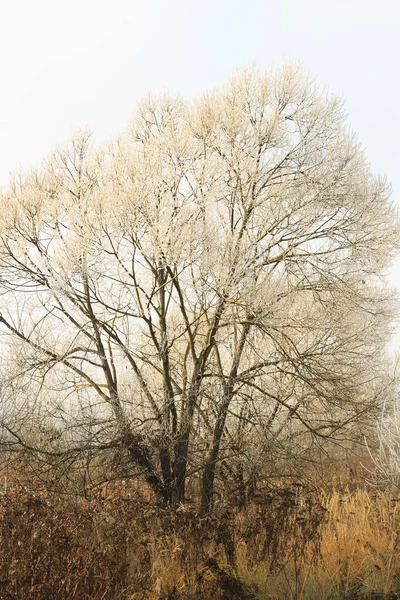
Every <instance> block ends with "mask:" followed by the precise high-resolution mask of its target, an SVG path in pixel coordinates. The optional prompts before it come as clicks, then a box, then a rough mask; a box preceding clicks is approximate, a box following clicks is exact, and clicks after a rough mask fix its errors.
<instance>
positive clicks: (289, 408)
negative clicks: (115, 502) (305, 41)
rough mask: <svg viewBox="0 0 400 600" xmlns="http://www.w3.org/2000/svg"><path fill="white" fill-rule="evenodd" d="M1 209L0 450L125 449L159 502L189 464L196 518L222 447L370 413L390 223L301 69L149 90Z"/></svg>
mask: <svg viewBox="0 0 400 600" xmlns="http://www.w3.org/2000/svg"><path fill="white" fill-rule="evenodd" d="M1 204H2V207H1V224H0V277H1V285H2V295H1V300H0V302H1V315H0V326H1V331H2V332H3V338H2V339H3V348H6V349H7V352H4V350H3V352H2V354H3V370H4V372H5V374H4V375H3V377H4V381H5V382H6V381H7V382H8V383H7V385H6V384H4V385H3V417H2V423H3V442H4V444H7V445H8V447H9V448H10V449H11V448H16V447H25V448H28V449H30V450H32V451H33V450H35V451H42V452H43V453H47V456H49V457H50V456H51V455H57V454H62V453H69V455H79V453H80V452H83V451H88V449H92V450H93V449H98V450H101V449H106V448H113V449H114V450H117V449H119V451H120V452H121V453H122V454H125V457H126V460H128V461H129V462H130V463H131V464H132V467H134V468H135V469H137V470H138V471H139V472H140V474H141V476H142V477H143V478H144V479H145V480H146V482H147V484H148V485H149V486H150V487H151V488H152V489H153V490H154V492H155V493H156V495H157V496H158V497H159V498H160V499H161V500H162V502H163V503H164V504H166V505H178V504H179V503H181V502H183V501H184V500H185V483H186V482H187V479H188V476H190V475H191V474H197V475H196V476H197V477H200V479H201V490H202V508H203V510H204V511H207V510H210V508H211V507H212V503H213V495H214V489H215V481H214V480H215V477H216V474H217V473H218V472H222V470H223V469H228V470H229V469H230V468H231V465H232V464H233V461H234V460H235V456H237V455H238V454H240V455H241V456H245V457H247V458H248V457H249V455H250V454H252V456H253V457H257V456H258V457H259V456H260V455H261V454H262V451H263V449H264V450H265V448H268V447H270V446H271V442H272V441H273V440H275V442H276V444H279V443H280V440H281V439H283V438H282V436H285V439H288V440H289V443H290V444H292V446H295V447H296V448H297V450H298V452H301V451H302V448H304V435H305V434H307V436H309V438H310V439H316V438H321V439H328V438H335V439H337V438H338V437H340V435H341V432H345V431H346V427H347V428H348V426H349V424H350V423H354V422H355V421H357V420H358V419H361V418H362V417H363V416H365V415H366V414H367V413H368V411H369V410H371V409H372V408H373V407H374V406H375V405H376V401H377V398H378V396H379V390H378V385H377V383H376V382H377V381H378V378H379V376H380V375H381V370H382V359H383V353H384V344H385V341H386V339H387V335H388V333H389V330H390V321H391V318H392V315H393V310H392V300H391V295H390V293H389V292H388V291H387V289H386V287H385V285H384V284H383V283H382V277H381V276H382V274H384V272H385V269H386V268H387V266H388V265H389V264H390V261H391V260H392V259H393V257H394V255H395V253H396V248H397V243H398V224H397V215H396V212H395V210H394V208H393V206H392V204H391V203H390V201H389V192H388V186H387V185H386V183H385V181H384V180H383V179H380V178H376V177H374V176H373V175H372V174H371V172H370V169H369V165H368V162H367V161H366V159H365V156H364V154H363V152H362V150H361V149H360V146H359V143H358V142H357V140H356V138H355V136H354V135H353V134H352V133H351V131H350V130H349V128H348V126H347V124H346V122H345V115H344V112H343V108H342V104H341V101H340V100H338V99H337V98H335V97H333V96H331V95H329V94H327V93H326V92H325V91H320V90H319V89H318V87H317V86H316V84H315V83H314V82H313V81H312V80H311V79H310V78H309V77H307V76H304V75H303V74H302V72H301V70H300V69H298V68H297V67H293V66H290V65H289V66H284V67H282V68H281V69H280V70H278V71H274V72H268V73H265V72H258V71H257V70H255V69H250V70H246V71H244V72H241V73H240V74H238V75H236V76H234V77H233V78H232V79H231V80H230V82H229V83H228V85H226V86H225V87H222V88H219V89H216V90H214V91H211V92H209V93H207V94H204V95H202V96H201V97H200V98H198V99H197V100H194V101H192V102H186V101H184V100H183V99H181V98H176V97H161V98H151V97H150V98H148V99H146V100H145V101H143V102H142V103H141V104H140V105H139V107H138V109H137V112H136V115H135V117H134V119H133V120H132V122H131V123H130V125H129V127H128V128H127V131H126V132H124V134H123V135H122V136H120V137H119V138H118V139H115V140H113V141H112V142H111V143H109V144H108V145H107V146H105V147H103V148H100V149H97V148H95V147H94V145H93V143H92V139H91V136H90V135H89V134H88V133H87V132H81V133H79V134H77V135H76V136H75V137H74V138H73V139H72V140H71V141H70V142H69V143H68V144H67V145H66V146H65V147H61V148H58V149H56V150H55V151H54V152H53V154H52V155H51V156H50V157H49V159H48V160H47V161H46V162H45V163H44V164H43V165H42V166H41V167H40V168H39V169H37V170H34V171H31V172H29V173H27V174H24V175H20V176H18V177H15V178H14V179H13V180H12V182H11V183H10V185H9V188H8V190H7V192H6V193H4V194H3V196H2V198H1ZM6 354H7V356H6ZM7 357H8V360H7ZM6 372H7V377H8V379H7V378H6ZM23 411H25V413H24V412H23ZM21 414H24V418H21ZM32 415H34V417H35V419H38V418H39V417H40V418H41V419H42V423H43V429H45V426H48V429H49V430H51V431H53V435H52V437H51V436H50V437H51V439H50V438H49V439H50V441H49V440H48V443H47V445H46V444H44V443H42V442H41V441H40V440H41V438H40V439H38V438H37V436H36V437H32V434H31V435H30V428H29V426H28V425H27V422H28V421H29V419H30V418H31V417H32V420H33V416H32ZM54 431H56V435H54ZM343 435H346V434H343ZM55 438H57V439H56V440H55ZM254 460H256V458H254Z"/></svg>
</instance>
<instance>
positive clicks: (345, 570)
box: [0, 484, 400, 600]
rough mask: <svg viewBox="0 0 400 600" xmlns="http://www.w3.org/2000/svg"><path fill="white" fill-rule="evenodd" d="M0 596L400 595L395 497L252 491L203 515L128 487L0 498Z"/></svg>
mask: <svg viewBox="0 0 400 600" xmlns="http://www.w3.org/2000/svg"><path fill="white" fill-rule="evenodd" d="M0 536H1V540H0V543H1V545H0V598H1V600H47V599H48V600H51V599H53V598H54V599H56V598H57V600H85V599H86V600H162V599H163V600H167V599H168V600H200V599H201V600H208V599H209V600H218V599H221V600H230V599H232V600H239V599H245V598H247V599H257V598H258V599H259V600H263V599H265V600H266V599H269V600H281V599H282V600H291V599H293V600H335V599H338V600H339V599H345V600H356V599H361V598H363V599H367V598H371V599H372V598H375V599H378V598H388V599H389V598H397V597H398V594H399V592H400V499H398V498H395V497H393V496H391V495H390V494H385V493H368V492H366V491H360V490H359V491H354V492H341V493H339V492H333V493H332V494H330V495H326V494H323V493H319V494H318V493H316V492H313V493H311V492H307V491H306V490H305V489H304V488H302V487H301V486H294V487H293V488H292V489H277V490H275V491H274V492H268V493H265V494H263V495H259V496H258V497H257V498H256V499H255V500H254V501H253V502H252V503H251V504H249V505H247V506H246V507H244V508H243V509H242V510H238V509H235V508H230V509H225V510H222V509H219V510H217V511H216V513H215V515H213V516H211V517H206V518H204V517H203V518H202V517H201V516H199V515H198V514H196V512H195V511H194V510H192V509H189V508H182V510H179V511H177V512H172V511H166V510H162V509H160V508H157V507H155V506H153V505H152V504H151V503H149V502H148V501H145V500H144V499H143V498H141V497H140V496H139V495H138V493H137V492H135V491H134V489H133V488H131V487H130V486H129V484H125V485H122V484H119V485H116V486H115V487H114V488H113V490H111V491H110V489H108V490H107V493H105V492H104V490H103V491H99V492H98V493H97V494H95V495H93V496H92V498H91V501H90V502H88V501H87V500H85V499H80V498H78V499H77V498H75V499H72V498H71V497H65V498H62V497H60V496H56V495H54V494H50V493H48V492H47V491H46V490H45V489H44V488H39V487H38V486H36V487H34V486H31V487H30V488H28V487H26V486H17V485H15V486H12V487H11V488H9V489H8V490H7V491H6V493H3V494H2V495H1V497H0Z"/></svg>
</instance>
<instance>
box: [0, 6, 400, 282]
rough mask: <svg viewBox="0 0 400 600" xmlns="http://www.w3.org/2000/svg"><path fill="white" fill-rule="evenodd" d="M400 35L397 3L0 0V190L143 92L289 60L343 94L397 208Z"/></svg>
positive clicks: (118, 114) (189, 85)
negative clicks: (74, 134)
mask: <svg viewBox="0 0 400 600" xmlns="http://www.w3.org/2000/svg"><path fill="white" fill-rule="evenodd" d="M399 38H400V1H399V0H379V1H378V0H246V1H245V0H198V1H197V2H195V1H194V0H147V1H145V0H112V1H110V0H108V1H104V0H68V1H66V0H63V1H62V2H61V1H60V0H34V1H33V0H13V1H12V0H0V61H1V69H0V76H1V80H0V81H1V93H0V187H1V186H4V184H5V183H6V182H7V179H8V177H9V173H10V172H11V171H13V170H14V169H15V168H16V167H18V165H26V166H27V165H29V164H31V163H33V162H37V161H38V160H39V159H40V158H41V157H42V156H43V155H45V154H47V152H48V151H49V150H50V149H51V147H52V146H53V145H55V144H56V143H59V142H62V141H64V140H66V139H67V138H68V136H69V135H70V133H71V131H73V130H74V129H77V128H80V127H82V126H85V125H89V126H90V127H91V128H92V129H93V130H94V132H95V134H96V136H97V138H98V139H99V140H101V139H103V138H105V137H107V136H109V135H111V134H113V133H115V132H118V131H120V130H121V129H122V128H123V127H124V126H125V124H126V122H127V120H128V118H129V117H130V115H131V114H132V112H133V110H134V107H135V103H136V102H137V100H138V99H139V98H141V97H142V96H143V95H144V94H145V93H146V92H147V91H148V90H149V89H154V90H159V91H161V90H163V89H166V88H167V89H169V90H170V91H172V92H174V91H178V92H182V93H184V94H193V93H196V92H198V91H201V90H203V89H205V88H207V87H211V86H213V85H215V84H218V83H221V82H222V81H224V80H226V79H227V78H228V77H229V75H230V73H231V72H232V71H233V70H234V69H235V67H237V66H238V65H240V64H242V63H244V62H250V61H255V62H257V63H258V64H259V65H260V66H268V65H271V64H276V63H278V62H280V61H281V60H282V59H297V60H300V61H302V62H303V64H304V66H305V68H306V69H307V70H309V71H310V73H311V74H312V75H315V76H316V77H317V79H318V80H319V81H320V82H321V83H322V84H326V85H328V86H329V88H330V89H331V90H332V91H334V92H339V93H342V94H343V96H344V97H345V99H346V100H347V102H346V107H347V110H348V112H349V122H350V123H351V124H352V126H353V128H354V130H355V131H356V132H357V133H358V135H359V138H360V140H361V142H362V143H363V145H364V146H365V147H366V150H367V154H368V156H369V158H370V161H371V164H372V168H373V170H374V171H375V172H376V173H386V174H387V176H388V179H389V180H390V181H391V182H392V184H393V198H394V199H395V201H396V202H397V203H398V204H399V207H400V169H399V165H400V115H399V111H400V107H399V102H398V100H399V96H400V68H399V60H400V41H399ZM392 278H393V281H395V282H396V283H398V285H399V288H400V263H399V266H398V267H396V269H395V274H393V275H392Z"/></svg>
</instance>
